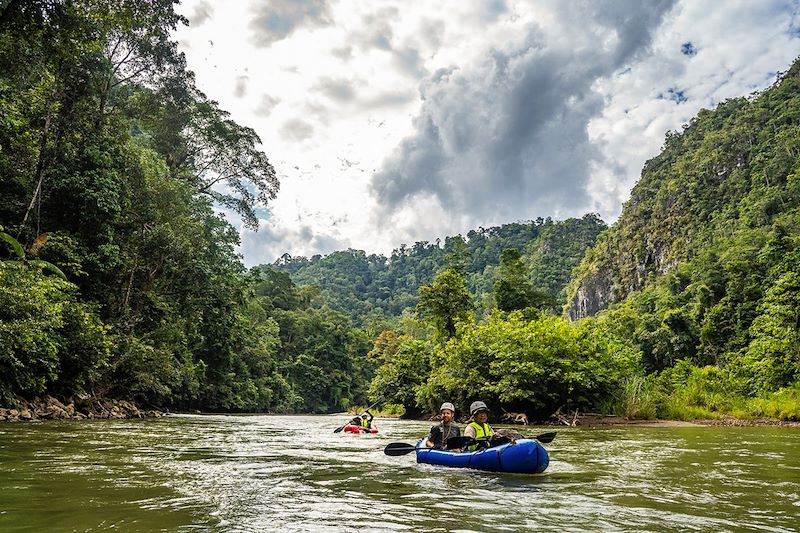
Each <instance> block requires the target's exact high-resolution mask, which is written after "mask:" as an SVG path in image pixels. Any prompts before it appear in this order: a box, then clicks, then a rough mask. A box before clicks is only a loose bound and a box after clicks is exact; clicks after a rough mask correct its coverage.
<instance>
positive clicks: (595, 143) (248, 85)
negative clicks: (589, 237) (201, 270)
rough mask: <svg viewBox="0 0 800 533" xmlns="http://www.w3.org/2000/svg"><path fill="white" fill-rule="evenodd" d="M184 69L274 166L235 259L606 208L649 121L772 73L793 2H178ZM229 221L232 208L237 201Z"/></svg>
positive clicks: (380, 244)
mask: <svg viewBox="0 0 800 533" xmlns="http://www.w3.org/2000/svg"><path fill="white" fill-rule="evenodd" d="M178 9H179V11H180V12H181V13H183V14H184V15H186V16H187V18H188V19H189V21H190V25H189V26H188V27H186V28H181V29H180V30H179V31H178V32H177V33H176V36H175V37H176V39H177V40H178V41H179V44H180V47H181V50H183V51H184V52H185V53H186V56H187V61H188V64H189V68H191V69H192V70H193V71H195V73H196V74H197V84H198V86H199V87H200V89H201V90H203V91H204V92H205V93H206V94H207V95H208V96H209V97H211V98H213V99H215V100H217V101H218V102H220V105H221V107H222V108H223V109H226V110H228V111H230V112H231V114H232V116H233V118H234V119H235V120H236V121H237V122H239V123H240V124H243V125H247V126H251V127H253V128H255V129H256V131H258V133H259V135H260V136H261V139H262V141H263V147H264V151H265V152H266V153H267V155H268V156H269V158H270V160H271V162H272V163H273V165H274V166H275V168H276V171H277V173H278V176H279V177H280V180H281V192H280V193H279V197H278V199H277V200H275V201H274V202H273V203H272V204H271V205H269V206H262V209H260V210H259V213H260V214H261V223H260V229H259V231H258V232H253V231H249V230H246V229H244V228H241V227H240V231H241V236H242V245H241V247H240V252H241V253H242V255H243V257H244V260H245V263H246V264H248V265H255V264H259V263H269V262H272V261H274V260H275V259H276V258H277V257H279V256H280V255H281V254H283V253H284V252H288V253H290V254H292V255H307V256H309V255H313V254H315V253H323V254H325V253H329V252H331V251H333V250H337V249H345V248H349V247H351V248H357V249H363V250H367V251H368V252H377V253H389V252H391V250H392V249H393V248H396V247H398V246H399V245H400V244H401V243H408V244H412V243H414V242H416V241H421V240H427V241H434V240H435V239H436V238H437V237H444V236H445V235H454V234H456V233H465V232H466V231H468V230H469V229H473V228H477V227H478V226H484V227H488V226H491V225H499V224H502V223H506V222H513V221H517V220H529V219H533V218H536V217H539V216H541V217H547V216H551V217H553V218H556V219H563V218H567V217H570V216H581V215H583V214H584V213H586V212H590V211H592V212H597V213H599V214H600V215H601V216H602V217H603V218H604V219H605V220H606V221H607V222H613V221H614V220H615V219H616V217H617V216H618V215H619V213H620V211H621V209H622V204H623V202H624V201H625V200H626V199H627V198H628V194H629V192H630V189H631V187H632V186H633V185H634V183H636V181H637V179H638V177H639V173H640V171H641V168H642V166H643V164H644V162H645V161H646V160H647V159H649V158H651V157H653V156H654V155H656V154H657V153H658V151H659V149H660V147H661V145H662V143H663V140H664V134H665V133H666V132H667V131H669V130H675V129H680V127H681V125H682V124H684V123H686V122H687V121H688V120H690V119H691V117H692V116H694V115H695V114H696V113H697V111H698V110H699V109H701V108H712V107H714V106H715V105H716V104H717V103H719V102H720V101H722V100H725V99H727V98H732V97H737V96H745V95H749V94H751V93H752V92H754V91H758V90H761V89H764V88H766V87H768V86H769V85H771V84H772V83H773V82H774V80H775V78H776V75H777V72H779V71H781V70H786V69H787V68H788V67H789V65H790V64H791V63H792V61H794V59H795V58H796V57H797V56H798V55H800V30H799V29H800V2H798V1H786V0H783V1H777V0H774V1H772V0H761V1H758V2H755V1H749V0H748V1H745V0H730V1H719V0H718V1H703V0H692V1H673V0H653V1H648V2H639V1H595V0H583V1H571V2H561V1H555V0H554V1H512V0H506V1H503V0H491V1H483V2H465V1H450V0H440V1H436V2H433V1H431V2H427V1H420V2H402V1H394V0H383V1H374V0H341V1H334V0H330V1H328V0H313V1H306V0H269V1H250V0H239V1H237V2H226V3H224V4H222V3H219V2H211V1H209V0H193V1H186V2H183V3H182V4H181V5H180V6H179V8H178ZM228 216H229V220H231V222H232V223H234V224H236V225H237V226H241V225H240V221H239V220H238V219H237V218H236V217H235V216H231V215H228Z"/></svg>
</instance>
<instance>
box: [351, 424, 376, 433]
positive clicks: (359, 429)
mask: <svg viewBox="0 0 800 533" xmlns="http://www.w3.org/2000/svg"><path fill="white" fill-rule="evenodd" d="M343 431H344V432H345V433H377V432H378V428H376V427H375V426H372V427H371V428H369V429H367V428H362V427H361V426H356V425H353V424H347V425H346V426H345V427H344V430H343Z"/></svg>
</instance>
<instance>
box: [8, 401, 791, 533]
mask: <svg viewBox="0 0 800 533" xmlns="http://www.w3.org/2000/svg"><path fill="white" fill-rule="evenodd" d="M376 422H377V423H378V425H379V427H380V429H381V433H380V434H379V435H374V436H366V435H364V436H362V435H348V434H344V433H338V434H334V433H333V432H332V431H333V429H334V428H336V427H337V426H339V425H341V424H343V423H344V419H343V418H342V417H341V416H339V417H333V416H200V415H198V416H170V417H166V418H162V419H153V420H128V421H94V422H48V423H32V424H0V531H97V530H107V529H112V528H113V529H116V530H119V531H158V530H163V531H193V530H200V531H209V530H210V531H316V530H325V531H338V530H341V531H345V530H346V531H354V530H356V531H357V530H363V531H375V530H391V531H397V530H408V531H419V530H426V531H525V530H529V531H548V530H558V531H560V532H564V531H585V530H590V531H613V530H617V531H619V530H625V531H676V530H681V531H742V530H761V531H777V532H784V531H800V430H797V429H783V428H710V427H690V428H619V429H603V430H582V429H559V430H558V436H557V437H556V439H555V440H554V441H553V442H552V443H551V444H549V445H546V448H547V449H548V451H549V452H550V459H551V461H550V467H549V468H548V470H547V471H546V472H545V473H544V474H540V475H535V476H525V475H515V474H492V473H486V472H475V471H469V470H457V469H447V468H443V467H436V466H430V465H418V464H416V462H415V459H414V454H413V453H412V454H409V455H407V456H403V457H388V456H386V455H384V454H383V451H382V450H383V447H384V446H385V445H386V444H387V443H389V442H393V441H405V442H409V443H411V442H414V440H415V439H416V438H417V437H419V436H421V435H423V434H425V433H426V432H427V429H428V427H429V424H427V423H423V422H407V421H399V420H383V419H379V420H377V421H376ZM551 429H552V428H547V429H546V430H551ZM527 431H528V432H529V433H531V434H536V433H537V432H540V431H544V430H541V429H540V430H536V429H533V428H532V429H529V430H527Z"/></svg>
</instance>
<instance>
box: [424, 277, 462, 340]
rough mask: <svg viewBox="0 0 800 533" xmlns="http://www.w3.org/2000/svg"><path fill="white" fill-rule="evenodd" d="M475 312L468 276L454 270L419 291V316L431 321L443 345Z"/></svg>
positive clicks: (436, 278)
mask: <svg viewBox="0 0 800 533" xmlns="http://www.w3.org/2000/svg"><path fill="white" fill-rule="evenodd" d="M473 308H474V304H473V303H472V295H470V293H469V291H468V290H467V285H466V282H465V280H464V276H463V275H462V273H461V272H460V271H458V270H456V269H454V268H446V269H445V270H443V271H441V272H440V273H439V274H437V275H436V277H435V278H434V279H433V281H432V282H431V283H430V284H427V285H423V286H422V287H420V288H419V302H417V307H416V311H417V315H419V316H420V317H422V318H425V319H428V320H430V321H431V323H432V324H433V327H434V329H435V331H436V336H437V339H439V340H441V341H446V340H447V339H449V338H451V337H453V336H454V335H455V334H456V323H457V322H458V321H460V320H465V319H467V317H468V316H469V313H470V311H472V309H473Z"/></svg>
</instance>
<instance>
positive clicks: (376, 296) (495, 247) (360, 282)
mask: <svg viewBox="0 0 800 533" xmlns="http://www.w3.org/2000/svg"><path fill="white" fill-rule="evenodd" d="M605 229H606V225H605V224H604V223H603V221H602V220H600V219H599V218H598V217H597V216H596V215H594V214H588V215H585V216H584V217H583V218H580V219H575V218H571V219H567V220H564V221H553V220H551V219H550V218H547V219H541V218H540V219H537V220H536V221H530V222H517V223H513V224H504V225H502V226H498V227H491V228H479V229H477V230H472V231H469V232H468V233H467V235H466V238H462V237H461V236H454V237H446V238H445V239H444V242H441V241H438V242H436V243H429V242H425V241H422V242H417V243H415V244H414V245H413V246H411V247H408V246H406V245H402V246H400V247H399V248H397V249H395V250H394V251H393V252H392V254H391V255H390V256H389V257H386V256H383V255H376V254H370V255H367V254H366V253H365V252H363V251H361V250H347V251H338V252H333V253H331V254H328V255H326V256H320V255H316V256H313V257H311V258H310V259H308V258H306V257H302V256H299V257H291V256H290V255H288V254H285V255H284V256H283V257H282V258H281V259H279V260H278V261H277V262H276V263H275V264H274V265H271V266H268V265H262V266H261V267H259V269H261V270H269V269H270V268H273V269H277V270H279V271H281V272H287V273H289V274H290V275H291V276H292V280H293V281H294V282H295V283H297V284H299V285H317V286H319V287H320V289H321V292H322V294H323V295H324V297H325V298H326V300H327V301H328V302H329V303H330V305H331V307H333V308H334V309H337V310H339V311H341V312H343V313H346V314H349V315H350V316H351V317H352V318H353V320H354V321H355V322H356V323H358V324H361V323H363V322H364V321H365V320H367V321H369V320H370V319H375V318H378V317H387V318H389V317H397V316H399V315H400V314H401V313H402V312H403V310H405V309H407V308H409V307H413V306H414V305H416V303H417V292H418V291H419V288H420V286H422V285H423V284H425V283H429V282H430V281H431V280H432V279H433V277H434V275H435V274H436V273H437V272H439V271H440V270H441V269H442V268H444V267H445V266H446V265H450V264H454V263H457V264H459V265H462V266H463V271H464V275H465V277H466V281H467V287H468V288H469V290H470V292H471V293H472V294H473V295H474V296H475V298H476V300H477V301H478V302H479V303H480V304H481V305H480V308H481V310H482V312H486V311H488V310H490V309H491V308H492V307H493V305H494V302H493V300H492V286H493V283H494V281H495V278H496V276H495V269H496V268H497V266H498V265H499V264H500V255H501V252H502V251H503V250H505V249H508V248H511V249H515V250H518V251H519V252H520V253H521V254H522V256H523V261H524V262H525V264H526V266H527V269H528V279H529V280H530V282H531V284H532V285H533V287H534V288H535V289H537V290H538V291H541V293H542V297H543V298H545V299H546V300H547V301H548V303H549V305H548V308H551V309H553V310H554V312H557V311H558V310H560V308H561V307H562V306H563V305H564V303H565V301H566V300H565V292H564V289H565V286H566V285H567V283H568V281H569V279H570V275H571V272H572V269H573V268H575V267H576V266H577V264H578V262H579V261H580V259H581V258H582V257H583V255H584V253H585V252H586V250H587V248H589V247H590V246H592V245H593V244H594V243H595V241H596V239H597V236H598V235H599V234H600V233H601V232H602V231H603V230H605Z"/></svg>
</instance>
